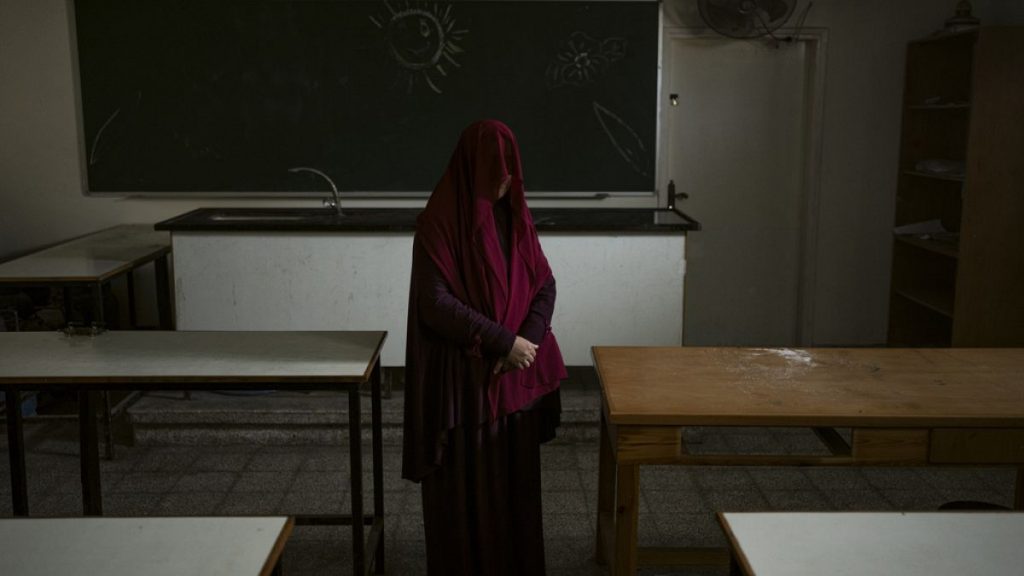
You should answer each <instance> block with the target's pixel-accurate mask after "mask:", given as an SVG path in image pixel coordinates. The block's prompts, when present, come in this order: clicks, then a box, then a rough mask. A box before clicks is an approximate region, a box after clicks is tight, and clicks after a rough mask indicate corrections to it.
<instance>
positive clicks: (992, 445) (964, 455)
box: [928, 428, 1024, 464]
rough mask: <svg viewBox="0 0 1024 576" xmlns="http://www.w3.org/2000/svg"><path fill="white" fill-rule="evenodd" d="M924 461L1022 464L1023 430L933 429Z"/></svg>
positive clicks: (937, 462)
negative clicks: (929, 447) (928, 450)
mask: <svg viewBox="0 0 1024 576" xmlns="http://www.w3.org/2000/svg"><path fill="white" fill-rule="evenodd" d="M928 460H929V461H930V462H932V463H933V464H1022V463H1024V430H1021V429H1019V428H985V429H972V428H936V429H935V430H932V441H931V450H930V452H929V458H928Z"/></svg>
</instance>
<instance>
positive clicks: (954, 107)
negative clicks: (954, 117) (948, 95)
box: [907, 104, 971, 110]
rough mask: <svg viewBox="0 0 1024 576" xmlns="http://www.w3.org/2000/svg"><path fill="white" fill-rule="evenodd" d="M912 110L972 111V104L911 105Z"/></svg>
mask: <svg viewBox="0 0 1024 576" xmlns="http://www.w3.org/2000/svg"><path fill="white" fill-rule="evenodd" d="M907 108H908V109H910V110H970V109H971V105H970V104H911V105H910V106H907Z"/></svg>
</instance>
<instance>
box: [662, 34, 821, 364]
mask: <svg viewBox="0 0 1024 576" xmlns="http://www.w3.org/2000/svg"><path fill="white" fill-rule="evenodd" d="M804 44H805V43H804V42H797V43H796V45H794V46H789V45H785V46H782V47H780V48H772V47H770V46H767V45H765V44H764V43H761V42H744V41H734V40H726V39H719V38H693V37H690V38H672V39H670V40H668V49H669V50H670V51H671V53H670V54H667V56H669V58H668V62H667V63H666V67H667V68H666V74H665V76H666V87H665V88H666V90H665V92H666V94H675V95H677V105H675V106H672V105H667V106H666V114H665V122H666V124H665V126H664V128H665V130H664V134H665V139H666V141H665V143H666V146H667V153H666V162H667V165H666V170H665V175H664V177H665V182H663V185H665V184H667V182H668V180H669V179H671V180H673V181H674V182H675V184H676V191H677V193H679V192H683V193H686V194H688V195H689V198H687V199H685V200H682V199H680V200H677V206H679V208H680V209H681V210H683V211H685V212H686V213H688V214H690V215H692V216H693V217H694V218H696V219H697V220H699V221H700V222H701V224H702V226H703V228H702V230H701V231H699V232H694V233H692V234H690V235H688V236H687V240H686V268H687V270H686V283H685V304H684V333H683V342H684V344H687V345H742V346H789V345H794V344H796V343H797V338H798V327H799V325H800V318H799V313H800V302H799V299H800V298H799V294H800V290H799V288H800V274H801V267H800V258H801V221H802V219H803V218H802V215H801V208H802V206H803V199H804V196H803V189H804V179H805V178H804V171H805V166H806V162H805V158H806V156H807V154H806V151H805V141H806V140H807V139H808V138H807V136H806V133H807V118H808V117H809V115H808V114H807V111H806V108H807V106H806V102H805V100H807V99H808V98H807V94H806V92H807V90H806V86H807V75H808V74H807V72H806V69H807V65H806V54H805V50H806V48H805V46H804ZM666 104H668V103H666Z"/></svg>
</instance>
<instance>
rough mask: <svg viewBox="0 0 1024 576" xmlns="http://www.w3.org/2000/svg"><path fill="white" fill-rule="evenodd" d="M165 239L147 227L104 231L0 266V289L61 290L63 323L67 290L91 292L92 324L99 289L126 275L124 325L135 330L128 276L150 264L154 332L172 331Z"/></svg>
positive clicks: (99, 306) (100, 316) (98, 316)
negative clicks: (153, 272) (156, 322)
mask: <svg viewBox="0 0 1024 576" xmlns="http://www.w3.org/2000/svg"><path fill="white" fill-rule="evenodd" d="M170 251H171V239H170V235H169V234H168V233H167V232H157V231H155V230H153V227H152V226H151V225H145V224H125V225H121V226H115V227H113V228H108V229H106V230H102V231H100V232H96V233H95V234H89V235H87V236H82V237H81V238H76V239H74V240H71V241H68V242H64V243H62V244H58V245H56V246H52V247H50V248H47V249H45V250H40V251H39V252H34V253H32V254H28V255H27V256H22V257H21V258H16V259H14V260H11V261H8V262H4V263H3V264H0V287H4V286H8V287H32V286H49V287H56V288H64V290H65V297H64V317H65V319H66V318H67V317H68V312H69V310H68V305H69V302H70V298H69V296H68V290H69V289H70V288H74V287H85V288H89V289H91V291H92V297H93V320H95V321H99V322H104V321H105V318H106V312H105V311H104V309H103V288H104V286H107V285H108V284H109V283H110V281H111V280H113V279H114V278H117V277H118V276H121V275H124V274H127V276H126V279H127V281H128V314H129V321H128V322H129V324H131V325H132V326H133V327H134V325H135V300H134V298H135V294H134V292H135V290H134V281H133V275H132V273H133V272H134V271H135V269H136V268H138V267H140V266H142V265H144V264H147V263H149V262H153V263H154V265H155V267H156V292H157V294H156V295H157V314H158V316H159V319H160V328H163V329H165V330H166V329H170V328H172V321H171V306H170V286H169V284H168V271H167V255H168V254H169V253H170Z"/></svg>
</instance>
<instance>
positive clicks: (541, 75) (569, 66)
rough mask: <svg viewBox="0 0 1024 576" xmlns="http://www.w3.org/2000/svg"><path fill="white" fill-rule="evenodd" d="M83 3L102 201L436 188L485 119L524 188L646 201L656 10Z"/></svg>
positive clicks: (547, 5)
mask: <svg viewBox="0 0 1024 576" xmlns="http://www.w3.org/2000/svg"><path fill="white" fill-rule="evenodd" d="M74 8H75V23H76V37H77V56H78V64H79V66H78V70H79V76H80V77H79V83H80V93H81V106H82V118H83V125H84V142H83V149H84V153H85V163H86V165H87V167H88V185H89V191H90V192H93V193H166V192H174V193H181V194H201V193H225V192H228V193H238V194H239V195H240V196H241V195H244V194H247V193H309V192H311V191H323V190H325V189H327V188H326V186H327V183H325V181H324V178H329V179H330V180H331V181H332V182H334V183H335V184H336V186H337V187H338V189H339V190H341V191H343V192H344V191H358V192H369V193H374V192H426V191H429V190H431V189H433V186H434V184H435V183H436V181H437V179H438V177H439V176H440V174H441V173H442V172H443V170H444V167H445V165H446V164H447V161H448V157H449V155H450V153H451V150H452V148H453V147H454V145H455V142H456V140H457V138H458V135H459V132H460V131H461V129H462V128H463V127H464V126H466V125H467V124H469V123H470V122H472V121H473V120H476V119H480V118H497V119H500V120H502V121H504V122H506V123H507V124H508V125H509V126H510V127H511V128H512V129H513V131H515V132H516V134H517V136H518V138H519V140H520V146H521V149H522V154H523V165H524V173H525V176H526V183H527V188H528V190H530V191H531V192H536V193H546V192H565V191H588V192H608V191H615V192H617V191H651V190H653V189H654V157H655V134H656V122H657V120H656V103H657V94H656V92H657V84H658V82H657V68H658V62H657V58H658V18H659V5H658V4H657V3H656V2H645V1H628V2H612V1H607V2H602V1H599V2H582V1H581V2H554V1H534V2H500V1H483V2H469V1H461V2H460V1H456V2H410V1H398V0H391V1H388V2H384V1H375V2H350V1H327V0H319V1H314V0H296V1H288V0H285V1H282V0H176V1H172V0H163V1H152V2H150V1H140V0H76V1H75V3H74ZM297 168H309V170H301V169H300V170H296V169H297Z"/></svg>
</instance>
